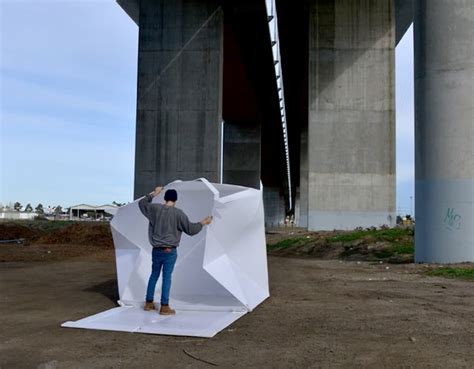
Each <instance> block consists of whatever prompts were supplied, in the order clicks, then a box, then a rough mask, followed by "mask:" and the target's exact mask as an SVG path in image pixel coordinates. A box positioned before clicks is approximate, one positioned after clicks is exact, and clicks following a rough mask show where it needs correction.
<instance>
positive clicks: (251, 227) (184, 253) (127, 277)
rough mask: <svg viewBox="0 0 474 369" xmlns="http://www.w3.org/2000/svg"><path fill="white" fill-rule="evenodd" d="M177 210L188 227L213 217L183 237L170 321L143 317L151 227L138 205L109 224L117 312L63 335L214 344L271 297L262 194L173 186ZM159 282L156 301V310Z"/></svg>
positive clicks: (197, 184) (204, 185)
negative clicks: (83, 332)
mask: <svg viewBox="0 0 474 369" xmlns="http://www.w3.org/2000/svg"><path fill="white" fill-rule="evenodd" d="M168 188H174V189H176V190H177V191H178V202H177V207H179V208H181V209H182V210H183V211H184V212H185V213H186V214H187V215H188V217H189V219H190V220H191V221H194V222H197V221H199V220H201V219H203V218H204V217H206V216H207V215H210V214H211V215H213V217H214V220H213V222H212V224H211V225H209V226H206V227H204V229H203V230H202V231H201V232H200V233H199V234H197V235H195V236H192V237H190V236H187V235H186V234H184V233H183V236H182V238H181V244H180V246H179V248H178V260H177V262H176V265H175V269H174V272H173V281H172V286H171V296H170V305H171V306H172V307H173V308H174V309H176V311H177V314H176V315H174V316H160V315H159V314H158V313H157V312H155V311H151V312H150V311H144V310H143V304H144V298H145V293H146V287H147V283H148V278H149V276H150V271H151V251H152V247H151V245H150V243H149V241H148V231H147V230H148V220H147V219H146V218H145V216H143V215H142V213H141V212H140V209H139V208H138V200H136V201H135V202H133V203H130V204H128V205H126V206H123V207H121V208H120V209H119V211H118V212H117V214H116V215H115V217H114V219H113V220H112V222H111V227H112V235H113V238H114V244H115V254H116V261H117V277H118V287H119V295H120V300H119V301H118V303H119V305H120V306H119V307H116V308H113V309H110V310H107V311H104V312H102V313H100V314H96V315H93V316H90V317H87V318H84V319H81V320H78V321H75V322H66V323H64V324H63V325H62V326H63V327H72V328H90V329H102V330H113V331H126V332H136V333H154V334H169V335H179V336H198V337H213V336H214V335H215V334H217V333H218V332H219V331H221V330H222V329H224V328H225V327H227V326H228V325H230V324H231V323H232V322H234V321H235V320H237V319H239V318H240V317H242V316H243V315H245V314H246V313H247V312H249V311H252V309H254V308H255V307H256V306H257V305H258V304H260V303H261V302H262V301H263V300H265V299H266V298H267V297H269V288H268V271H267V256H266V247H265V230H264V214H263V200H262V190H256V189H253V188H246V187H241V186H234V185H226V184H211V183H209V182H208V181H207V180H205V179H199V180H195V181H186V182H183V181H176V182H173V183H171V184H169V185H167V186H166V187H165V188H164V191H163V192H162V194H161V195H160V196H158V197H156V198H154V199H153V202H163V194H164V192H165V190H166V189H168ZM160 289H161V276H160V279H159V280H158V283H157V290H156V294H155V301H158V302H159V299H160V294H161V292H160Z"/></svg>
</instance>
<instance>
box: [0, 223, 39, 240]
mask: <svg viewBox="0 0 474 369" xmlns="http://www.w3.org/2000/svg"><path fill="white" fill-rule="evenodd" d="M43 233H44V232H42V231H41V230H39V229H34V228H31V227H28V226H26V225H23V224H19V223H0V240H15V239H19V238H24V239H27V240H29V241H32V240H35V239H37V238H39V237H40V236H41V235H42V234H43Z"/></svg>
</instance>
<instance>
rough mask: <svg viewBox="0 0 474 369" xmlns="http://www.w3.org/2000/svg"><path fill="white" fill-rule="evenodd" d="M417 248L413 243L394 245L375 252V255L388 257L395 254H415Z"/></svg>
mask: <svg viewBox="0 0 474 369" xmlns="http://www.w3.org/2000/svg"><path fill="white" fill-rule="evenodd" d="M414 253H415V248H414V247H413V245H410V244H406V245H392V246H390V247H387V248H385V249H382V250H379V251H376V252H374V256H375V257H377V258H379V259H386V258H389V257H392V256H395V255H413V254H414Z"/></svg>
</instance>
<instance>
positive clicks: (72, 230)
mask: <svg viewBox="0 0 474 369" xmlns="http://www.w3.org/2000/svg"><path fill="white" fill-rule="evenodd" d="M35 243H37V244H45V245H55V244H63V245H64V244H74V245H84V246H96V247H103V248H111V247H113V241H112V233H111V232H110V227H109V224H108V223H82V222H78V223H74V224H72V225H70V226H69V227H67V228H64V229H60V230H56V231H53V232H50V233H47V234H44V235H43V236H41V237H40V238H38V239H37V240H36V241H35Z"/></svg>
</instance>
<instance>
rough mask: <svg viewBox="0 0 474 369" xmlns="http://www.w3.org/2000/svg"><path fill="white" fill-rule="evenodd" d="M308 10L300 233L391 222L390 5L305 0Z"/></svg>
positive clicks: (392, 103) (392, 107)
mask: <svg viewBox="0 0 474 369" xmlns="http://www.w3.org/2000/svg"><path fill="white" fill-rule="evenodd" d="M309 11H310V15H309V22H310V24H309V119H308V121H309V122H308V143H307V146H308V228H309V229H312V230H318V229H327V230H330V229H351V228H355V227H359V226H361V227H367V226H378V225H382V224H387V225H392V224H394V223H395V93H394V91H395V79H394V72H395V65H394V62H395V19H394V7H393V2H392V1H391V0H380V1H362V0H360V1H353V0H333V1H327V0H325V1H323V0H311V1H310V7H309ZM302 183H303V181H302ZM301 188H303V186H302V187H301ZM301 196H303V195H301Z"/></svg>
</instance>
